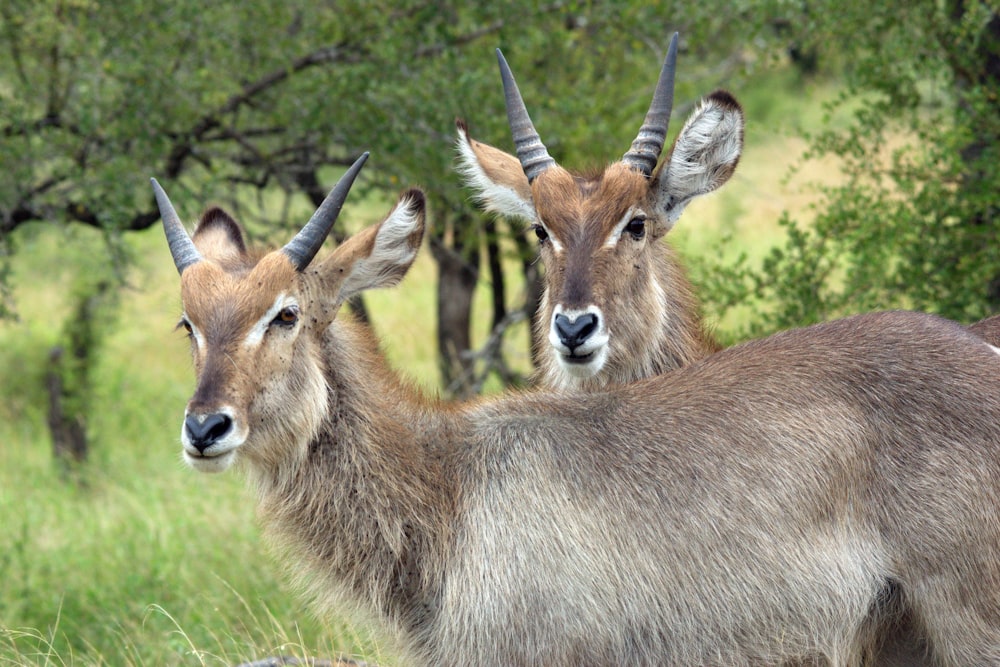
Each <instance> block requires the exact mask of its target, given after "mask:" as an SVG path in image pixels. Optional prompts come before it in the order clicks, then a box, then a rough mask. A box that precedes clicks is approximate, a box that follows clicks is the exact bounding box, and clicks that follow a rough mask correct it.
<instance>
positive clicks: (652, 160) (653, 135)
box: [622, 32, 677, 178]
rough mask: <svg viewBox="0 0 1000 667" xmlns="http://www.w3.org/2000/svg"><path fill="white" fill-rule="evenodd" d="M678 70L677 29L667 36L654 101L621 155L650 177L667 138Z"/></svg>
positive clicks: (634, 167) (633, 166) (623, 160)
mask: <svg viewBox="0 0 1000 667" xmlns="http://www.w3.org/2000/svg"><path fill="white" fill-rule="evenodd" d="M676 70H677V33H676V32H675V33H674V36H673V38H672V39H671V40H670V48H669V49H667V57H666V59H665V60H664V61H663V69H662V70H660V80H659V81H657V82H656V91H655V92H654V93H653V101H652V102H651V103H650V105H649V111H647V112H646V119H645V120H644V121H643V123H642V127H640V128H639V136H637V137H636V138H635V141H633V142H632V147H631V148H630V149H629V151H628V153H625V157H623V158H622V162H624V163H625V164H626V165H628V166H629V167H632V168H633V169H638V170H639V171H641V172H642V173H643V174H645V176H646V178H649V177H650V175H652V173H653V169H655V168H656V163H657V161H658V160H659V159H660V151H662V150H663V143H664V142H665V141H666V139H667V127H668V126H669V125H670V111H671V109H672V108H673V106H674V74H675V72H676Z"/></svg>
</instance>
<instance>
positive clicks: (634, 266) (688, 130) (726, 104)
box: [458, 34, 744, 389]
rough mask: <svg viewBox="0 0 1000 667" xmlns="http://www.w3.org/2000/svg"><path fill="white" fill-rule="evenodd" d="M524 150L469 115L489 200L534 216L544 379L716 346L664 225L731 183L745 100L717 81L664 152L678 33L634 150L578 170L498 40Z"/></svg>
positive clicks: (597, 375) (509, 211)
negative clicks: (549, 133) (524, 93)
mask: <svg viewBox="0 0 1000 667" xmlns="http://www.w3.org/2000/svg"><path fill="white" fill-rule="evenodd" d="M497 58H498V61H499V63H500V72H501V76H502V79H503V86H504V93H505V97H506V103H507V115H508V120H509V121H510V126H511V131H512V133H513V135H514V143H515V144H516V146H517V157H515V156H513V155H509V154H507V153H505V152H503V151H501V150H499V149H496V148H493V147H492V146H488V145H486V144H483V143H481V142H478V141H475V140H474V139H472V138H471V137H470V136H469V131H468V128H467V127H466V125H465V123H464V122H463V121H459V123H458V127H459V137H458V149H459V169H460V171H461V172H462V173H463V174H464V176H465V178H466V180H467V182H468V183H469V185H470V186H471V187H472V188H473V189H475V191H476V193H477V197H478V199H479V200H480V201H481V202H482V203H483V206H484V207H485V208H486V209H487V210H489V211H493V212H495V213H498V214H501V215H504V216H508V217H519V218H524V219H526V220H528V221H529V223H530V225H531V227H532V228H533V229H534V230H535V233H536V234H537V236H538V239H539V242H540V246H541V256H542V261H543V263H544V265H545V285H544V290H543V293H542V299H541V304H540V308H539V313H538V316H537V318H536V320H535V338H536V340H537V341H538V342H539V345H543V343H542V341H548V343H549V345H548V348H547V349H548V351H547V353H543V354H542V355H540V357H541V358H540V363H539V366H540V368H539V371H540V376H541V379H542V381H543V382H545V383H546V384H548V385H550V386H553V387H564V388H566V387H578V388H584V389H587V388H590V389H593V388H600V387H603V386H605V385H606V384H608V383H610V382H618V383H621V382H629V381H632V380H636V379H639V378H643V377H648V376H650V375H657V374H659V373H662V372H665V371H668V370H672V369H674V368H677V367H679V366H683V365H684V364H687V363H690V362H692V361H695V360H697V359H701V358H702V357H705V356H707V355H708V354H710V353H712V352H714V351H716V350H717V349H718V346H717V345H716V343H715V341H714V339H713V338H712V336H711V335H710V334H709V333H708V332H707V331H706V329H705V327H704V325H703V323H702V319H701V313H700V308H699V305H698V301H697V299H696V297H695V295H694V292H693V290H692V288H691V285H690V283H689V282H688V280H687V277H686V276H685V273H684V270H683V268H682V267H681V264H680V262H679V261H678V259H677V257H676V255H675V254H674V252H673V251H672V249H671V248H670V246H669V245H667V244H666V243H664V242H663V241H662V239H663V236H664V235H665V234H666V233H667V232H668V231H670V229H671V228H672V227H673V225H674V223H676V222H677V220H678V218H679V217H680V215H681V213H682V211H683V210H684V208H685V207H686V206H687V204H688V203H689V202H691V201H692V200H693V199H695V198H696V197H698V196H700V195H703V194H707V193H709V192H712V191H713V190H716V189H717V188H719V187H720V186H722V185H723V184H724V183H725V182H726V181H727V180H729V177H730V176H731V175H732V174H733V171H734V170H735V169H736V165H737V163H738V162H739V158H740V154H741V152H742V148H743V128H744V119H743V112H742V110H741V108H740V106H739V104H738V103H737V102H736V100H735V99H734V98H733V97H732V96H731V95H730V94H729V93H726V92H724V91H716V92H715V93H712V94H711V95H709V96H708V97H706V98H705V99H704V100H702V101H701V103H700V105H699V106H698V107H697V108H696V109H695V111H694V112H693V113H692V114H691V116H690V118H689V119H688V120H687V122H686V123H685V125H684V127H683V129H681V131H680V133H679V134H678V135H677V139H676V140H675V141H674V145H673V148H672V149H671V151H670V157H669V158H667V159H666V160H665V161H664V163H663V165H662V166H661V167H660V169H659V170H658V171H656V163H657V161H658V160H659V156H660V152H661V150H662V148H663V143H664V140H665V137H666V135H667V125H668V123H669V120H670V112H671V108H672V106H673V93H674V91H673V88H674V72H675V70H676V62H677V35H676V34H675V35H674V37H673V40H672V41H671V44H670V48H669V50H668V53H667V56H666V59H665V61H664V64H663V69H662V71H661V73H660V79H659V81H658V83H657V85H656V91H655V93H654V95H653V101H652V103H651V104H650V107H649V111H648V112H647V114H646V119H645V122H644V123H643V125H642V127H641V128H640V130H639V134H638V136H637V137H636V139H635V141H634V142H633V143H632V147H631V149H630V150H629V151H628V152H627V153H625V155H624V157H623V158H622V159H621V160H620V161H618V162H615V163H613V164H611V165H609V166H608V167H606V168H605V169H604V170H603V171H602V172H600V173H597V174H592V175H581V174H573V173H571V172H569V171H567V170H565V169H563V168H562V167H561V166H559V165H558V164H557V163H556V162H555V160H553V159H552V158H551V157H550V156H549V154H548V151H547V149H546V148H545V145H544V144H543V143H542V142H541V139H540V138H539V135H538V132H537V131H535V129H534V126H533V124H532V122H531V119H530V118H529V116H528V112H527V110H526V108H525V105H524V101H523V100H522V98H521V94H520V92H519V91H518V88H517V84H516V83H515V81H514V77H513V75H512V74H511V72H510V68H509V67H508V65H507V62H506V60H505V59H504V57H503V55H502V54H501V53H500V51H499V50H497Z"/></svg>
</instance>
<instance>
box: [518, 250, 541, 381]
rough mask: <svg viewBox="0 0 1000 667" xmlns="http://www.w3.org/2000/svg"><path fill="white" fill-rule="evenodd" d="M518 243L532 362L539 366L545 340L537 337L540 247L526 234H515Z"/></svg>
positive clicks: (536, 366) (539, 295) (539, 294)
mask: <svg viewBox="0 0 1000 667" xmlns="http://www.w3.org/2000/svg"><path fill="white" fill-rule="evenodd" d="M513 236H514V242H515V244H516V245H517V255H518V257H520V258H521V271H522V272H523V273H524V314H525V317H527V319H528V327H529V331H530V334H529V335H530V339H531V364H532V366H534V367H535V368H538V364H539V359H540V357H539V355H540V354H541V351H542V350H543V349H544V348H543V347H541V346H542V345H545V344H546V342H545V341H538V340H536V339H535V317H537V316H538V306H539V304H540V303H541V300H542V269H541V263H540V262H539V261H538V249H537V248H535V247H534V245H533V244H532V243H531V241H530V240H528V238H527V237H526V236H525V235H524V234H514V235H513Z"/></svg>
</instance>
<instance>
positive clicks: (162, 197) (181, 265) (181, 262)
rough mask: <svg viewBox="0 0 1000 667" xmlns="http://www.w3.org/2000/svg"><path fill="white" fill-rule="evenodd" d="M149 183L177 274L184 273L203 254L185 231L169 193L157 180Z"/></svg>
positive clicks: (152, 179) (199, 259) (150, 180)
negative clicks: (168, 195)
mask: <svg viewBox="0 0 1000 667" xmlns="http://www.w3.org/2000/svg"><path fill="white" fill-rule="evenodd" d="M149 182H150V183H151V184H152V186H153V195H154V196H155V197H156V205H157V207H159V209H160V218H161V219H162V220H163V232H164V233H165V234H166V235H167V245H168V246H170V254H171V256H173V258H174V265H175V266H176V267H177V273H184V269H186V268H187V267H189V266H191V265H192V264H195V263H196V262H200V261H201V253H199V252H198V249H197V248H196V247H194V241H192V240H191V237H190V236H188V233H187V230H186V229H184V223H182V222H181V219H180V217H178V215H177V211H175V210H174V205H173V204H171V203H170V198H169V197H167V193H166V192H164V191H163V188H161V187H160V184H159V183H157V182H156V179H155V178H151V179H149Z"/></svg>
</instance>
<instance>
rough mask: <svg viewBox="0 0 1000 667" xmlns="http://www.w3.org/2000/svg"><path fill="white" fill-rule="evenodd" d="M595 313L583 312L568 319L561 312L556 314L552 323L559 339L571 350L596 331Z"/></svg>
mask: <svg viewBox="0 0 1000 667" xmlns="http://www.w3.org/2000/svg"><path fill="white" fill-rule="evenodd" d="M597 321H598V320H597V315H595V314H594V313H584V314H582V315H580V316H578V317H577V318H576V319H574V320H570V319H569V318H568V317H566V316H565V315H563V314H562V313H560V314H558V315H556V317H555V321H554V325H555V329H556V333H557V334H558V335H559V340H560V342H562V344H563V345H565V346H566V347H568V348H569V349H570V351H571V352H572V351H573V349H574V348H576V347H578V346H580V345H581V344H582V343H583V342H584V341H586V340H587V339H588V338H590V336H591V335H592V334H593V333H594V332H595V331H597Z"/></svg>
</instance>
